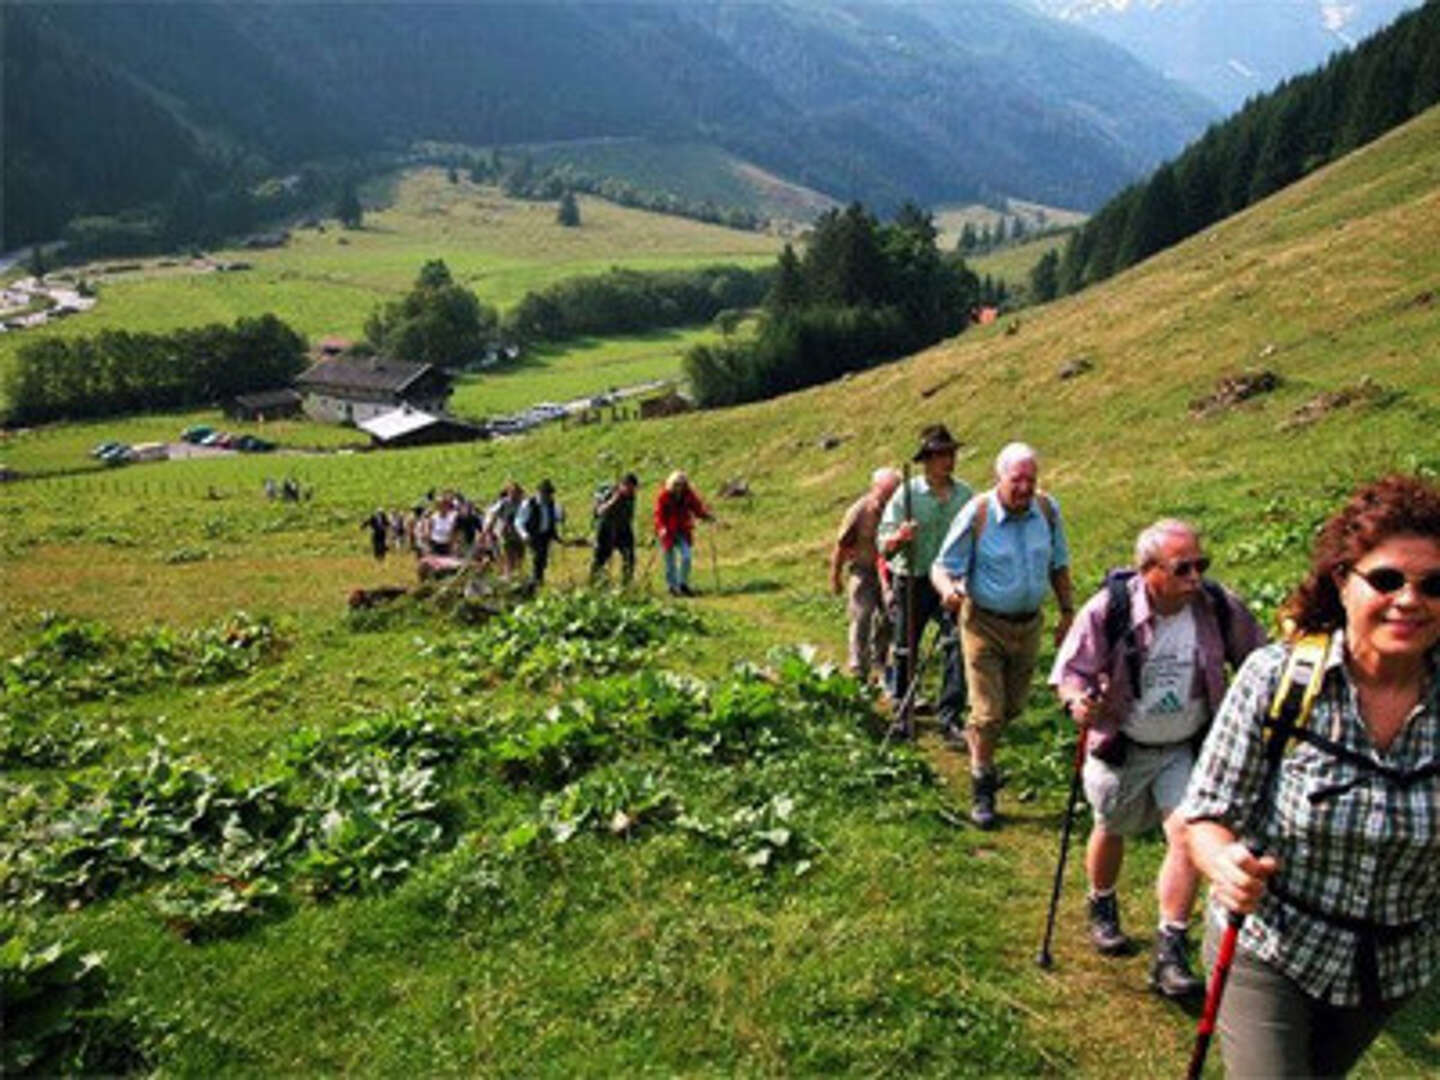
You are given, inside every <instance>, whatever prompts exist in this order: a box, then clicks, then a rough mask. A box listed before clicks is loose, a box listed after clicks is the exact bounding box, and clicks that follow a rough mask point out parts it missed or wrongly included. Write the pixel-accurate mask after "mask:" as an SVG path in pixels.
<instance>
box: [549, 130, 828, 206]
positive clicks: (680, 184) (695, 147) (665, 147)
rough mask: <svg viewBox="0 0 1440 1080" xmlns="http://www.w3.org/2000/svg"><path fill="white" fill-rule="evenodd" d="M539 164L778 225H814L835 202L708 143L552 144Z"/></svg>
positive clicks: (627, 142) (609, 142)
mask: <svg viewBox="0 0 1440 1080" xmlns="http://www.w3.org/2000/svg"><path fill="white" fill-rule="evenodd" d="M533 156H534V159H535V162H536V163H537V164H538V165H541V166H545V165H561V164H567V165H571V166H573V167H574V168H575V169H576V170H577V171H579V172H582V173H588V174H590V175H592V176H597V177H613V178H615V179H619V180H625V181H628V182H629V183H631V184H634V185H635V186H636V187H637V188H640V189H641V190H645V191H664V192H671V193H673V194H675V195H678V196H679V197H681V198H684V199H688V200H690V201H692V202H697V203H699V202H711V203H714V204H715V205H716V206H719V207H727V206H738V207H741V208H743V209H746V210H753V211H755V212H756V213H758V214H762V215H764V216H765V217H768V218H771V219H772V220H776V221H794V222H808V221H810V220H812V219H813V218H814V217H815V216H816V215H817V214H819V213H820V212H821V211H822V210H825V209H827V208H828V207H831V206H834V205H835V201H834V200H833V199H831V198H829V197H828V196H826V195H822V194H821V193H819V192H817V191H812V190H810V189H809V188H805V187H802V186H800V185H798V184H791V183H789V182H787V181H785V180H782V179H780V178H779V177H777V176H773V175H771V174H769V173H767V172H765V171H764V170H762V169H759V168H757V167H756V166H754V165H750V164H747V163H746V162H744V161H741V160H740V159H738V158H737V157H735V156H734V155H733V154H729V153H726V152H725V151H724V150H722V149H720V148H719V147H717V146H709V145H706V144H704V143H670V142H665V143H660V142H651V141H649V140H646V139H615V140H603V141H602V140H596V141H593V142H582V143H560V144H558V145H547V146H544V147H541V148H538V149H536V150H534V151H533Z"/></svg>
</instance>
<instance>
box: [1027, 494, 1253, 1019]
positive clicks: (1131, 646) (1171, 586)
mask: <svg viewBox="0 0 1440 1080" xmlns="http://www.w3.org/2000/svg"><path fill="white" fill-rule="evenodd" d="M1209 566H1210V560H1209V559H1208V558H1206V557H1205V553H1204V549H1203V546H1202V543H1201V538H1200V533H1199V531H1198V530H1197V529H1196V528H1195V526H1193V525H1191V524H1189V523H1188V522H1185V521H1180V520H1178V519H1176V518H1164V519H1161V520H1160V521H1157V522H1155V523H1154V524H1153V525H1150V526H1149V527H1147V528H1146V529H1144V530H1143V531H1142V532H1141V533H1140V535H1139V537H1138V538H1137V539H1136V541H1135V566H1134V569H1125V570H1115V571H1111V572H1110V573H1109V574H1108V575H1107V576H1106V578H1105V584H1104V586H1103V587H1102V588H1101V589H1100V590H1099V591H1098V592H1097V593H1096V594H1095V595H1094V596H1092V597H1091V598H1090V599H1089V600H1088V601H1087V602H1086V603H1085V605H1084V607H1082V608H1081V609H1080V613H1079V615H1078V616H1077V617H1076V619H1075V622H1074V623H1073V624H1072V625H1071V627H1070V632H1069V633H1068V634H1066V636H1065V640H1064V642H1062V644H1061V646H1060V651H1059V653H1058V654H1057V655H1056V657H1055V666H1054V668H1053V669H1052V671H1051V673H1050V684H1051V685H1052V686H1054V687H1055V690H1056V693H1057V694H1058V696H1059V698H1060V701H1061V704H1062V705H1064V706H1065V709H1066V711H1067V712H1069V714H1070V715H1071V716H1072V717H1073V718H1074V719H1075V721H1076V722H1077V723H1078V724H1079V725H1080V728H1081V732H1082V734H1083V735H1084V737H1085V741H1086V744H1087V745H1086V747H1085V748H1084V749H1085V754H1084V762H1083V766H1082V767H1081V769H1080V777H1081V780H1082V782H1083V786H1084V792H1085V798H1086V799H1087V800H1088V801H1089V803H1090V807H1091V810H1092V811H1093V813H1094V826H1093V827H1092V829H1091V832H1090V839H1089V841H1088V843H1087V844H1086V848H1085V875H1086V878H1087V879H1088V880H1089V886H1090V887H1089V892H1088V894H1087V897H1086V904H1087V907H1088V912H1089V937H1090V943H1091V944H1092V945H1093V946H1094V948H1095V950H1096V951H1097V952H1099V953H1101V954H1102V955H1104V956H1122V955H1125V954H1127V953H1129V952H1130V950H1131V941H1130V939H1129V938H1128V937H1127V936H1126V935H1125V933H1124V931H1123V930H1121V928H1120V907H1119V901H1118V899H1117V897H1116V893H1115V886H1116V882H1117V881H1118V880H1119V876H1120V867H1121V864H1122V862H1123V860H1124V856H1125V838H1126V837H1128V836H1136V835H1139V834H1141V833H1144V832H1148V831H1149V830H1150V829H1152V828H1154V827H1155V826H1156V825H1159V826H1160V827H1161V828H1162V830H1163V832H1164V835H1165V843H1166V848H1165V857H1164V860H1163V862H1162V863H1161V866H1160V873H1159V875H1158V877H1157V879H1156V884H1155V892H1156V899H1157V901H1158V906H1159V909H1160V922H1159V926H1158V928H1157V930H1156V936H1155V951H1154V958H1153V960H1152V962H1151V965H1150V976H1149V985H1150V988H1151V989H1152V990H1154V991H1155V992H1156V993H1158V994H1160V995H1161V996H1163V997H1167V998H1172V999H1175V998H1186V997H1190V996H1193V995H1196V994H1199V993H1200V992H1201V991H1202V990H1203V989H1204V983H1203V981H1202V980H1201V979H1199V978H1197V977H1196V976H1195V975H1194V974H1192V972H1191V969H1190V956H1189V942H1188V940H1187V934H1188V930H1189V925H1190V912H1191V909H1192V907H1193V906H1194V903H1195V894H1196V891H1197V889H1198V886H1199V878H1198V875H1197V873H1196V870H1195V867H1194V866H1193V865H1192V864H1191V862H1190V854H1189V852H1188V850H1187V849H1186V847H1185V842H1184V828H1185V824H1184V820H1183V819H1182V818H1181V817H1180V815H1179V814H1178V813H1177V812H1176V811H1177V810H1178V808H1179V806H1180V802H1181V800H1182V799H1183V798H1184V796H1185V789H1186V785H1187V784H1188V783H1189V780H1190V771H1191V768H1192V766H1193V765H1194V762H1195V754H1196V752H1197V751H1198V749H1199V746H1200V743H1201V742H1202V741H1203V740H1204V737H1205V733H1206V732H1207V731H1208V730H1209V727H1210V721H1211V719H1212V718H1213V717H1214V715H1215V711H1216V710H1217V709H1218V708H1219V707H1220V702H1221V700H1222V699H1223V697H1224V695H1225V685H1226V678H1227V666H1228V669H1229V670H1231V671H1236V670H1239V668H1240V665H1241V664H1242V663H1243V662H1244V660H1245V658H1246V657H1247V656H1249V655H1250V653H1251V652H1253V651H1254V650H1255V649H1258V648H1260V647H1261V646H1263V645H1264V644H1265V642H1266V637H1265V631H1264V630H1263V629H1261V627H1260V624H1259V623H1258V622H1257V621H1256V620H1255V617H1254V616H1253V615H1252V614H1251V613H1250V611H1249V609H1248V608H1247V607H1246V606H1245V604H1244V603H1243V602H1242V601H1241V600H1240V599H1239V597H1237V596H1236V595H1235V594H1234V593H1232V592H1230V591H1229V590H1227V589H1225V588H1223V587H1222V586H1220V585H1219V584H1217V583H1216V582H1213V581H1211V580H1209V579H1208V578H1206V577H1205V571H1206V570H1207V569H1209Z"/></svg>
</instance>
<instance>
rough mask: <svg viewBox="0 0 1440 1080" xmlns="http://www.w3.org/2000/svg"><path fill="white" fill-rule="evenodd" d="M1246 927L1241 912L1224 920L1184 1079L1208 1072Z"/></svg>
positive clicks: (1254, 851) (1257, 850) (1252, 850)
mask: <svg viewBox="0 0 1440 1080" xmlns="http://www.w3.org/2000/svg"><path fill="white" fill-rule="evenodd" d="M1250 853H1251V854H1252V855H1254V856H1256V857H1257V858H1258V857H1259V855H1260V846H1259V845H1258V844H1252V845H1250ZM1244 925H1245V916H1244V915H1242V914H1240V913H1239V912H1238V911H1232V912H1230V915H1229V917H1228V918H1227V919H1226V920H1225V933H1224V935H1223V936H1222V937H1221V938H1220V948H1219V949H1218V950H1217V951H1216V953H1215V966H1214V968H1212V969H1211V971H1210V985H1209V986H1207V987H1206V988H1205V1008H1204V1009H1203V1010H1202V1011H1201V1013H1200V1019H1199V1021H1197V1022H1196V1024H1195V1045H1194V1046H1193V1047H1192V1048H1191V1050H1190V1065H1189V1067H1188V1068H1186V1070H1185V1080H1200V1076H1201V1074H1203V1073H1204V1071H1205V1055H1206V1054H1207V1053H1208V1052H1209V1050H1210V1040H1211V1038H1212V1037H1213V1036H1214V1034H1215V1020H1216V1017H1218V1016H1219V1014H1220V1000H1221V998H1223V997H1224V996H1225V984H1226V983H1228V982H1229V981H1230V968H1231V965H1233V964H1234V963H1235V944H1236V942H1237V941H1239V939H1240V928H1241V927H1242V926H1244Z"/></svg>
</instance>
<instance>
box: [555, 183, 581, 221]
mask: <svg viewBox="0 0 1440 1080" xmlns="http://www.w3.org/2000/svg"><path fill="white" fill-rule="evenodd" d="M555 220H556V221H558V222H559V223H560V224H561V225H564V226H565V227H566V228H567V229H574V228H578V227H579V225H580V204H579V203H578V202H577V201H576V200H575V193H574V192H573V191H566V192H565V193H564V194H563V195H561V196H560V207H559V209H558V210H556V212H555Z"/></svg>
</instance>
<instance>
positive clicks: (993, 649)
mask: <svg viewBox="0 0 1440 1080" xmlns="http://www.w3.org/2000/svg"><path fill="white" fill-rule="evenodd" d="M1039 471H1040V465H1039V460H1038V458H1037V457H1036V454H1035V451H1034V450H1033V449H1032V448H1031V447H1029V446H1027V445H1025V444H1024V443H1010V444H1009V445H1008V446H1006V447H1005V448H1004V449H1003V450H1001V451H1000V455H999V457H997V458H996V459H995V486H994V487H993V488H992V489H990V490H989V491H986V492H982V493H981V494H979V495H976V496H975V497H974V498H973V499H971V500H970V501H969V502H968V503H967V504H966V505H965V507H964V508H963V509H962V510H961V511H960V513H959V514H958V515H957V516H956V518H955V520H954V522H952V523H951V525H950V531H949V532H948V533H947V534H946V536H945V539H944V541H943V542H942V543H941V545H940V553H939V554H938V555H937V556H936V558H935V562H934V563H933V564H932V566H931V569H930V580H931V582H932V583H933V584H934V586H935V591H936V592H937V593H938V594H939V595H940V597H941V601H942V603H943V604H944V605H945V609H946V610H947V611H950V612H952V613H954V614H956V615H958V617H959V621H960V637H961V647H962V650H963V652H964V656H965V680H966V683H967V684H968V686H969V689H970V720H969V723H968V724H967V725H966V727H965V741H966V744H967V745H968V747H969V750H970V771H971V777H972V789H973V792H974V800H973V805H972V808H971V811H970V817H971V819H972V820H973V821H974V822H975V824H977V825H979V826H980V827H981V828H982V829H988V828H991V827H993V826H994V824H995V790H996V786H997V785H996V778H995V744H996V742H997V740H998V739H999V735H1000V730H1001V728H1002V727H1003V726H1004V725H1005V724H1006V723H1007V722H1008V721H1010V720H1013V719H1014V718H1015V717H1017V716H1019V715H1020V714H1021V712H1023V711H1024V709H1025V701H1026V699H1027V698H1028V697H1029V694H1030V677H1031V676H1032V675H1033V674H1034V672H1035V661H1036V658H1037V656H1038V654H1039V651H1040V630H1041V625H1042V621H1043V620H1042V619H1041V615H1040V608H1041V605H1042V604H1043V603H1044V602H1045V594H1046V593H1047V592H1050V591H1053V592H1054V593H1055V598H1056V599H1057V600H1058V601H1059V603H1060V621H1059V623H1058V624H1057V625H1056V627H1055V640H1056V643H1057V644H1058V643H1059V642H1060V641H1061V640H1063V639H1064V637H1065V634H1066V632H1067V631H1068V630H1069V629H1070V624H1071V622H1072V621H1074V618H1075V600H1074V591H1073V588H1072V586H1071V583H1070V548H1069V545H1068V544H1067V543H1066V540H1065V526H1064V523H1063V522H1062V521H1061V520H1060V507H1059V506H1058V505H1057V504H1056V502H1055V500H1054V499H1053V498H1051V497H1050V496H1049V495H1047V494H1045V493H1043V492H1040V491H1037V489H1036V481H1037V479H1038V477H1039Z"/></svg>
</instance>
